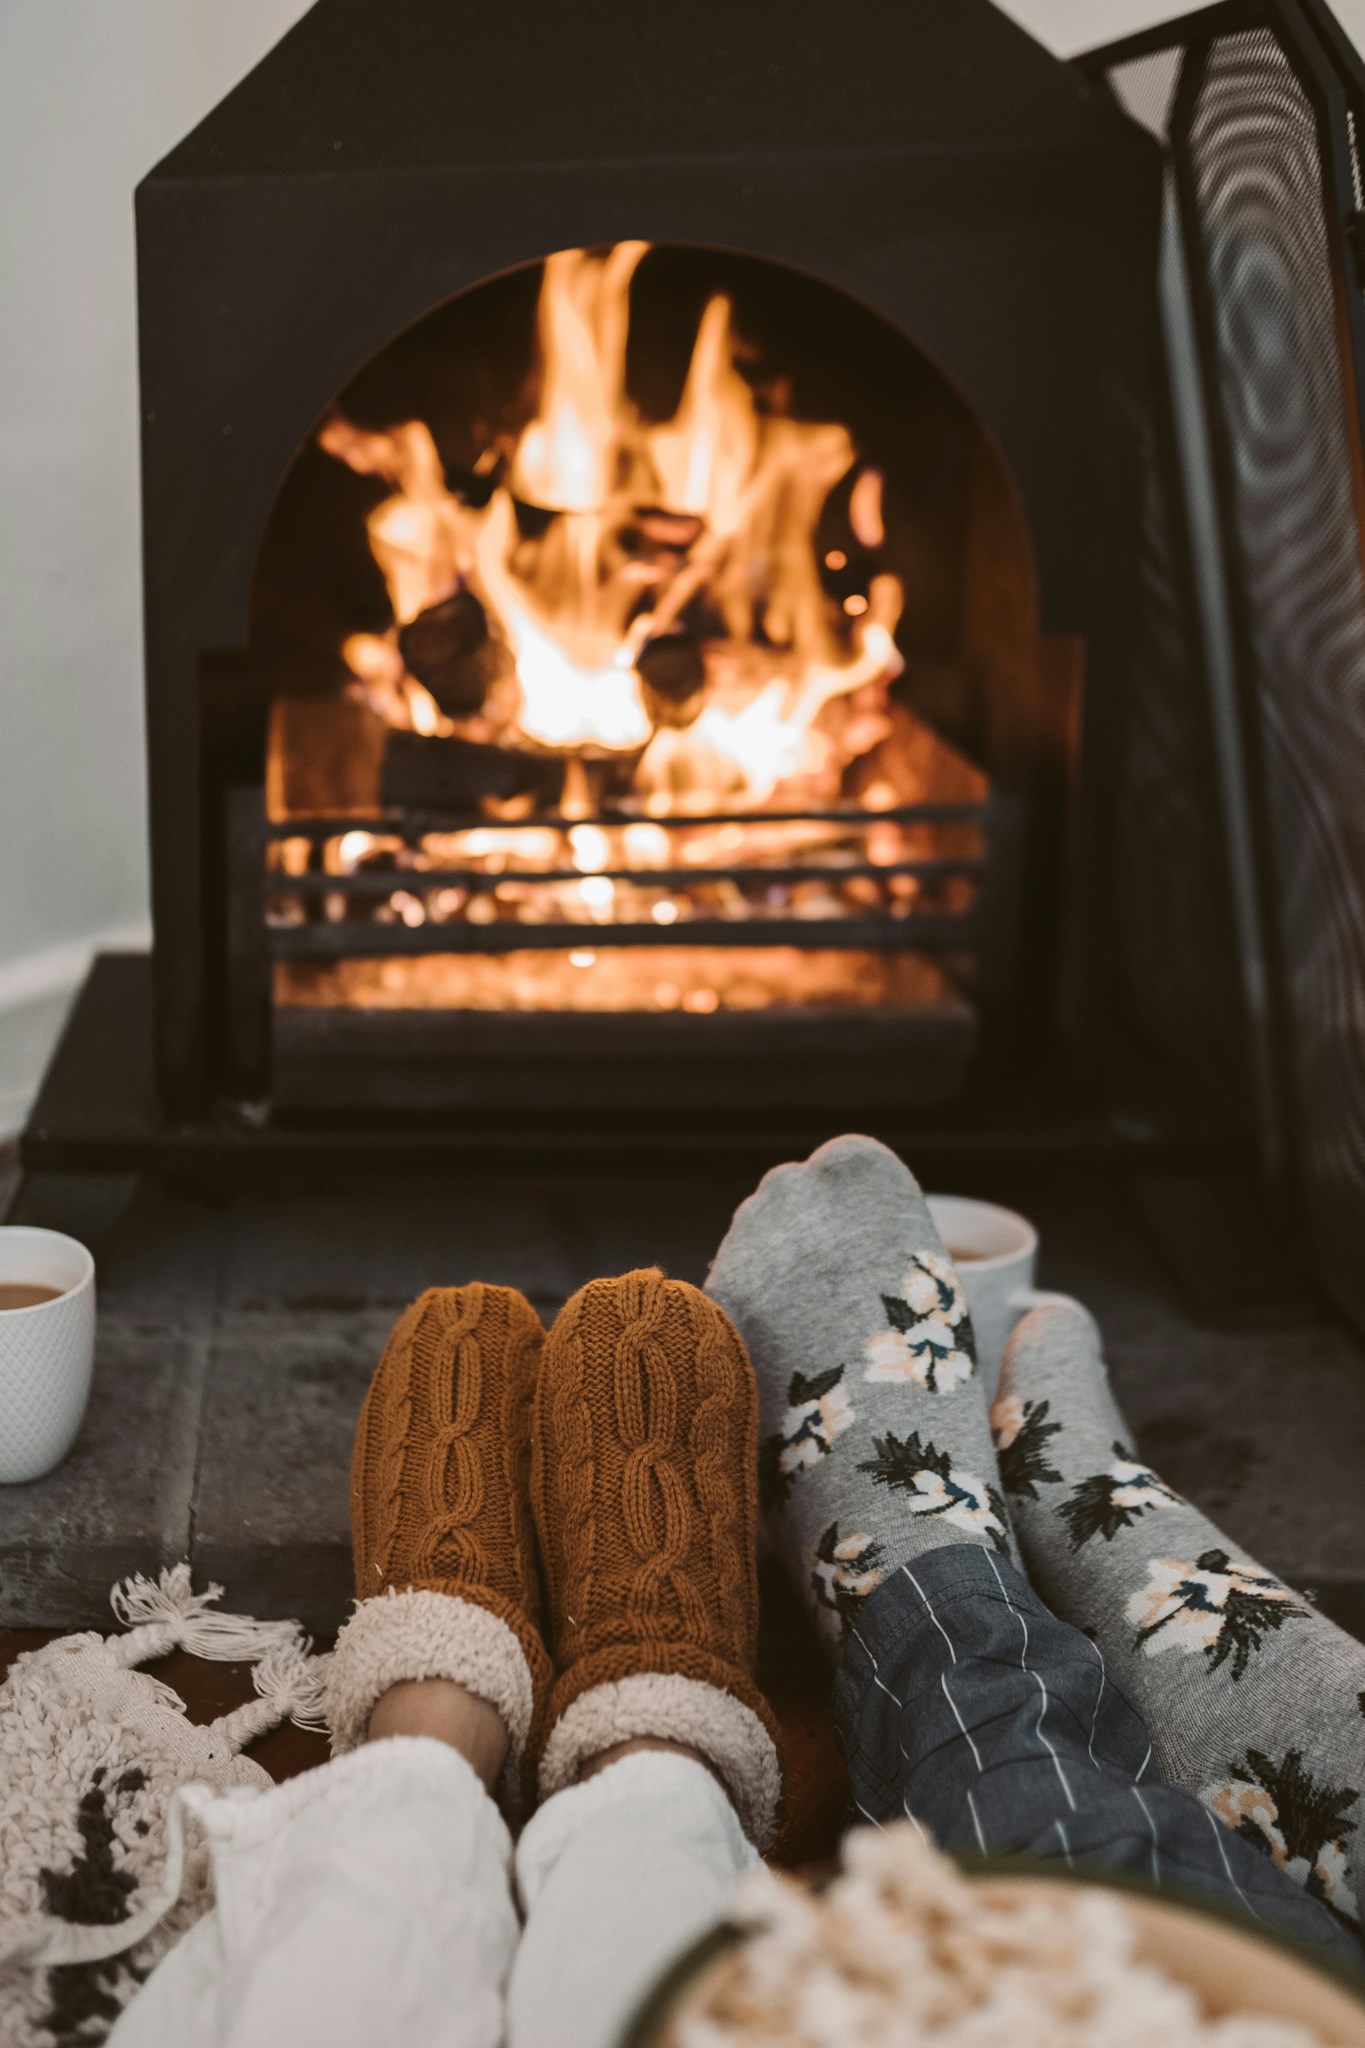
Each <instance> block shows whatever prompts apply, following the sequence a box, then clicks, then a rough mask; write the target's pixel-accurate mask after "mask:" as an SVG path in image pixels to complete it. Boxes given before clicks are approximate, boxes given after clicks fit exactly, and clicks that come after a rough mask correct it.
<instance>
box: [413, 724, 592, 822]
mask: <svg viewBox="0 0 1365 2048" xmlns="http://www.w3.org/2000/svg"><path fill="white" fill-rule="evenodd" d="M563 787H564V762H563V759H562V758H557V757H555V756H554V755H551V754H531V753H521V752H519V751H518V750H517V749H516V748H513V747H492V746H479V745H476V744H475V742H474V741H472V740H460V739H426V738H424V737H423V736H422V734H421V733H415V732H391V733H390V734H389V741H388V746H387V747H386V748H385V751H384V765H383V770H382V773H381V776H380V785H379V795H380V802H381V804H382V806H383V808H384V809H385V810H412V811H474V812H477V811H478V810H479V808H480V806H481V804H482V801H483V799H484V798H485V797H495V798H497V799H498V800H499V801H503V802H505V801H506V800H507V799H508V798H509V797H516V796H530V797H532V798H534V799H535V801H536V802H537V804H544V805H547V806H552V805H554V804H557V803H558V802H559V797H560V792H561V791H562V789H563Z"/></svg>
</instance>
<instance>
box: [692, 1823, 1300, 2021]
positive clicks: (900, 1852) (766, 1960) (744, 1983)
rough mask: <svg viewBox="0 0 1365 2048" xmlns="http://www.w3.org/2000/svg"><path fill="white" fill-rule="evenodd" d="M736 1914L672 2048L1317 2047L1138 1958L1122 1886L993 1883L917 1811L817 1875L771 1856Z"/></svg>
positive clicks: (746, 1888) (853, 1839) (860, 1841)
mask: <svg viewBox="0 0 1365 2048" xmlns="http://www.w3.org/2000/svg"><path fill="white" fill-rule="evenodd" d="M731 1918H732V1920H733V1921H734V1922H735V1923H736V1925H738V1926H739V1927H741V1928H743V1930H744V1931H745V1934H746V1936H747V1939H746V1941H745V1943H744V1945H743V1947H742V1948H740V1949H738V1950H737V1951H736V1952H735V1953H734V1954H733V1955H732V1956H730V1957H728V1958H727V1959H726V1961H725V1962H724V1963H723V1964H722V1966H721V1967H720V1968H719V1969H718V1970H716V1971H714V1972H707V1973H706V1974H705V1975H704V1976H703V1977H702V1978H701V1979H699V1980H698V1982H696V1983H695V1984H693V1985H692V1986H691V1987H690V1988H689V1990H688V1991H687V1992H686V1993H685V1994H684V1996H683V2000H682V2003H681V2005H680V2007H679V2008H678V2009H677V2010H676V2011H675V2013H674V2015H673V2017H672V2020H671V2024H670V2027H669V2029H668V2031H667V2032H666V2034H665V2037H664V2038H665V2041H666V2042H667V2044H668V2048H730V2044H732V2043H740V2042H742V2043H744V2044H745V2048H764V2044H772V2048H778V2044H781V2048H1152V2044H1153V2043H1154V2042H1158V2041H1159V2042H1160V2044H1161V2048H1321V2044H1320V2043H1319V2042H1318V2038H1317V2036H1315V2035H1314V2034H1312V2033H1310V2032H1309V2031H1308V2030H1307V2029H1306V2028H1304V2027H1300V2026H1297V2025H1293V2024H1291V2023H1289V2022H1288V2021H1285V2020H1279V2019H1269V2018H1266V2017H1264V2016H1262V2015H1259V2014H1255V2013H1233V2014H1228V2015H1226V2016H1225V2017H1223V2018H1221V2019H1206V2018H1205V2017H1204V2015H1203V2013H1202V2012H1201V2010H1200V2008H1199V2004H1198V2001H1197V2000H1196V1999H1195V1997H1194V1995H1193V1993H1192V1992H1190V1991H1189V1990H1187V1989H1186V1987H1185V1986H1184V1985H1182V1984H1179V1983H1177V1982H1176V1981H1175V1980H1174V1979H1173V1978H1170V1977H1168V1976H1167V1975H1166V1974H1165V1973H1164V1971H1162V1970H1160V1969H1159V1968H1157V1967H1156V1966H1155V1965H1154V1964H1152V1963H1149V1962H1139V1961H1138V1960H1137V1959H1136V1956H1135V1953H1134V1950H1135V1947H1136V1928H1135V1925H1134V1922H1133V1921H1132V1919H1131V1918H1130V1916H1129V1914H1128V1913H1127V1911H1126V1910H1125V1908H1124V1905H1123V1902H1122V1900H1120V1899H1118V1898H1116V1897H1115V1896H1114V1895H1113V1894H1112V1893H1109V1892H1105V1891H1102V1890H1099V1889H1098V1888H1097V1889H1094V1890H1081V1889H1079V1888H1076V1887H1073V1886H1071V1885H1063V1884H1056V1885H1046V1886H1045V1885H1037V1886H1031V1887H1029V1888H1028V1890H1027V1891H1018V1892H1015V1893H1013V1894H1012V1895H1011V1896H1009V1897H1004V1896H1002V1895H1001V1894H1000V1893H998V1892H997V1893H995V1894H992V1893H990V1892H988V1891H986V1890H985V1889H983V1888H982V1887H981V1886H980V1885H979V1884H977V1883H974V1882H973V1881H972V1880H971V1879H969V1878H968V1877H966V1876H965V1875H964V1874H963V1872H962V1871H961V1870H959V1868H958V1867H957V1865H956V1864H955V1863H953V1862H951V1861H950V1860H949V1859H948V1858H947V1857H946V1856H943V1855H940V1853H939V1852H938V1850H936V1849H935V1848H933V1847H932V1846H931V1844H930V1843H929V1841H928V1838H927V1837H926V1835H925V1834H924V1831H923V1830H922V1829H921V1828H919V1827H918V1826H917V1825H915V1824H914V1823H913V1822H905V1823H898V1824H896V1825H894V1826H891V1827H886V1828H863V1829H859V1830H858V1831H857V1832H856V1833H854V1834H852V1835H850V1836H849V1838H848V1841H847V1842H846V1843H845V1846H844V1856H843V1867H842V1869H841V1870H840V1872H839V1874H838V1876H837V1877H836V1878H835V1879H834V1880H833V1882H832V1883H831V1884H830V1885H829V1886H828V1888H827V1889H826V1890H824V1891H822V1892H814V1891H811V1890H810V1889H809V1888H808V1887H806V1886H804V1885H801V1884H799V1883H797V1882H796V1881H795V1880H794V1879H792V1878H789V1877H785V1876H780V1875H777V1874H775V1873H774V1872H772V1871H770V1870H769V1869H767V1868H766V1867H764V1866H761V1865H760V1866H759V1867H758V1868H756V1869H754V1870H752V1871H750V1872H749V1873H748V1874H747V1875H746V1876H745V1877H744V1878H743V1879H742V1880H741V1882H740V1884H739V1887H738V1889H737V1891H736V1894H735V1898H734V1902H733V1906H732V1910H731Z"/></svg>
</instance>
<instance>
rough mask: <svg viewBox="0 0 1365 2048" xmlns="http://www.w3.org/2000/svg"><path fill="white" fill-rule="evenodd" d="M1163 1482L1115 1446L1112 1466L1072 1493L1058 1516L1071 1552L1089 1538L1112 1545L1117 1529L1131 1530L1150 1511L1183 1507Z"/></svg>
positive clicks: (1080, 1546) (1127, 1451)
mask: <svg viewBox="0 0 1365 2048" xmlns="http://www.w3.org/2000/svg"><path fill="white" fill-rule="evenodd" d="M1183 1505H1184V1503H1183V1501H1182V1499H1181V1496H1180V1495H1179V1494H1178V1493H1173V1492H1172V1491H1171V1489H1170V1487H1169V1486H1167V1484H1166V1482H1165V1480H1164V1479H1158V1477H1157V1475H1156V1473H1155V1472H1153V1471H1151V1470H1150V1469H1149V1468H1148V1467H1147V1466H1146V1465H1144V1464H1143V1463H1142V1462H1141V1460H1140V1459H1138V1458H1135V1457H1134V1456H1133V1453H1132V1452H1131V1451H1130V1450H1128V1449H1127V1448H1126V1446H1125V1445H1123V1444H1119V1443H1116V1444H1115V1445H1114V1462H1113V1464H1112V1465H1110V1466H1108V1467H1107V1469H1106V1470H1105V1471H1103V1472H1095V1473H1092V1475H1091V1477H1090V1478H1089V1479H1082V1480H1081V1481H1080V1483H1079V1485H1077V1486H1074V1487H1073V1488H1072V1489H1071V1498H1070V1500H1064V1501H1063V1502H1062V1504H1061V1506H1060V1507H1059V1508H1058V1510H1057V1512H1058V1514H1059V1515H1060V1516H1061V1518H1062V1520H1063V1521H1064V1522H1065V1523H1066V1526H1067V1530H1068V1532H1069V1534H1070V1537H1071V1548H1072V1549H1073V1550H1082V1549H1084V1547H1085V1545H1086V1544H1087V1543H1088V1542H1089V1541H1090V1539H1091V1537H1092V1536H1103V1538H1104V1540H1105V1542H1106V1543H1112V1542H1113V1540H1114V1538H1115V1537H1116V1536H1117V1535H1118V1532H1119V1530H1120V1529H1128V1528H1131V1526H1132V1524H1133V1523H1134V1522H1136V1521H1137V1519H1138V1517H1139V1515H1145V1514H1146V1513H1147V1512H1148V1510H1149V1509H1151V1508H1160V1507H1182V1506H1183Z"/></svg>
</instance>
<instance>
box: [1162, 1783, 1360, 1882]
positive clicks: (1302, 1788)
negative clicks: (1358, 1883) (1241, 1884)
mask: <svg viewBox="0 0 1365 2048" xmlns="http://www.w3.org/2000/svg"><path fill="white" fill-rule="evenodd" d="M1200 1797H1201V1798H1202V1799H1203V1801H1204V1804H1205V1805H1206V1806H1207V1807H1209V1808H1210V1809H1211V1810H1212V1811H1213V1812H1214V1813H1216V1814H1217V1816H1218V1818H1219V1820H1221V1821H1223V1822H1225V1823H1226V1825H1227V1826H1228V1827H1230V1828H1231V1829H1232V1830H1233V1832H1234V1834H1238V1835H1241V1836H1243V1837H1244V1839H1245V1840H1246V1841H1248V1842H1250V1843H1251V1844H1252V1846H1253V1847H1254V1848H1257V1849H1260V1850H1261V1851H1262V1853H1263V1854H1264V1855H1266V1856H1268V1857H1269V1858H1270V1860H1271V1862H1272V1863H1276V1864H1278V1865H1279V1867H1280V1869H1281V1870H1283V1871H1285V1872H1287V1874H1288V1875H1289V1876H1290V1877H1292V1878H1294V1879H1295V1880H1296V1881H1297V1882H1298V1883H1299V1884H1301V1885H1302V1886H1303V1888H1304V1890H1305V1891H1306V1892H1310V1893H1311V1894H1312V1896H1313V1897H1314V1898H1315V1899H1322V1900H1323V1901H1324V1902H1325V1903H1326V1904H1327V1905H1329V1906H1331V1907H1332V1908H1333V1909H1334V1910H1335V1911H1336V1912H1338V1913H1342V1914H1344V1915H1345V1916H1346V1917H1347V1919H1350V1920H1359V1918H1360V1909H1359V1907H1358V1905H1357V1902H1356V1898H1355V1894H1354V1893H1353V1892H1352V1890H1351V1887H1350V1885H1349V1884H1348V1883H1347V1881H1346V1837H1347V1835H1350V1834H1354V1832H1355V1822H1354V1821H1353V1820H1348V1819H1347V1817H1346V1816H1347V1815H1348V1813H1349V1812H1350V1810H1351V1808H1352V1807H1353V1806H1354V1804H1355V1802H1356V1800H1357V1799H1358V1798H1359V1797H1360V1793H1359V1791H1358V1790H1357V1789H1356V1787H1355V1786H1353V1785H1342V1786H1333V1785H1326V1784H1323V1783H1322V1782H1321V1781H1320V1780H1319V1779H1317V1778H1315V1777H1314V1776H1313V1774H1312V1772H1311V1771H1308V1770H1306V1769H1305V1768H1304V1762H1303V1752H1302V1750H1298V1749H1291V1750H1288V1751H1286V1753H1285V1755H1284V1756H1283V1757H1282V1758H1281V1760H1280V1762H1279V1763H1276V1762H1274V1760H1273V1759H1272V1758H1271V1757H1268V1756H1267V1755H1266V1754H1265V1753H1264V1751H1262V1750H1259V1749H1249V1750H1248V1751H1247V1753H1246V1755H1245V1757H1244V1758H1243V1759H1242V1761H1241V1763H1239V1764H1232V1765H1230V1766H1229V1776H1228V1777H1227V1779H1225V1780H1224V1781H1223V1782H1222V1783H1220V1784H1215V1785H1207V1786H1205V1788H1204V1790H1203V1792H1202V1793H1201V1794H1200Z"/></svg>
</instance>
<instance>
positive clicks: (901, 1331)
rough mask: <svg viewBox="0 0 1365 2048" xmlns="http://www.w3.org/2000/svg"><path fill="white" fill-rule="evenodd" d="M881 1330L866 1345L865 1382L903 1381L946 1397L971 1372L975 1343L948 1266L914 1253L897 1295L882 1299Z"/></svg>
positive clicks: (963, 1297)
mask: <svg viewBox="0 0 1365 2048" xmlns="http://www.w3.org/2000/svg"><path fill="white" fill-rule="evenodd" d="M882 1307H883V1309H885V1311H886V1320H887V1328H886V1329H884V1330H878V1331H877V1332H876V1333H875V1334H874V1335H873V1336H872V1337H870V1338H869V1339H868V1342H867V1358H868V1367H867V1372H866V1374H865V1375H864V1377H865V1378H867V1379H869V1380H909V1381H911V1383H912V1384H913V1385H915V1386H917V1387H926V1388H927V1389H928V1391H929V1392H930V1393H931V1394H946V1393H948V1392H949V1391H950V1389H952V1388H953V1387H956V1386H960V1385H961V1383H962V1381H963V1380H968V1379H970V1378H971V1376H972V1374H973V1373H974V1372H975V1371H976V1339H975V1337H974V1336H973V1334H972V1319H971V1317H970V1315H969V1314H968V1313H967V1297H966V1295H965V1294H964V1293H963V1292H962V1288H961V1286H960V1285H959V1282H958V1277H957V1274H956V1273H955V1272H954V1271H953V1268H952V1264H951V1261H949V1260H948V1259H945V1258H943V1257H942V1256H941V1255H940V1254H939V1253H938V1252H916V1253H915V1254H914V1256H913V1258H912V1259H911V1261H910V1264H909V1265H908V1266H907V1267H906V1269H905V1277H904V1279H903V1280H902V1281H901V1291H900V1293H899V1294H884V1295H883V1296H882Z"/></svg>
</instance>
